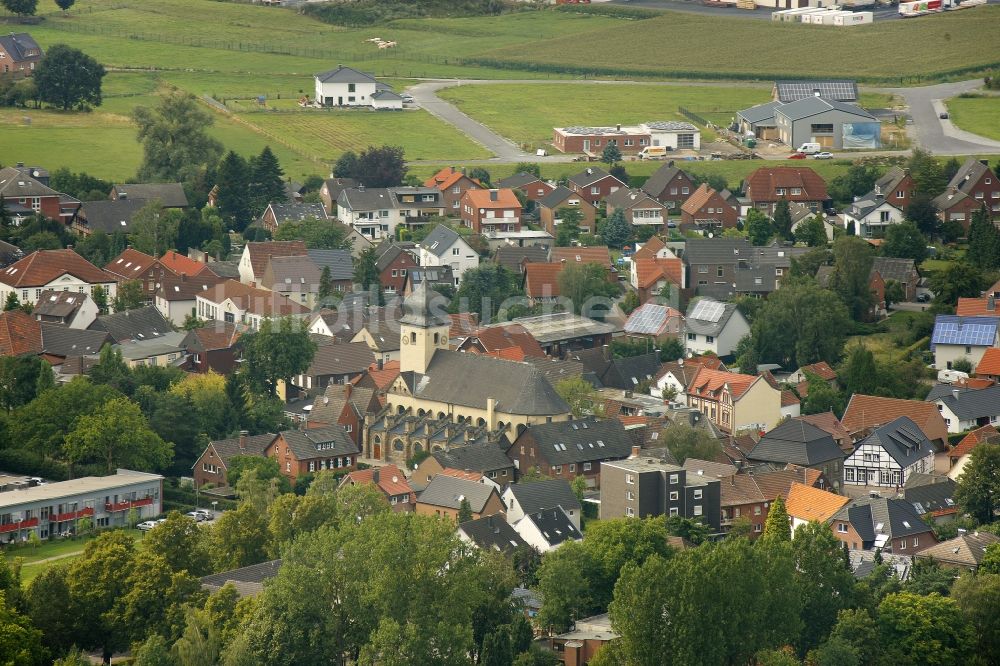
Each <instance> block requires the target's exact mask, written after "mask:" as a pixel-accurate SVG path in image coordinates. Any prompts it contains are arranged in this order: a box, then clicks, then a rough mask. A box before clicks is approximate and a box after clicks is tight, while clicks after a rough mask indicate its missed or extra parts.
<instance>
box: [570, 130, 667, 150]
mask: <svg viewBox="0 0 1000 666" xmlns="http://www.w3.org/2000/svg"><path fill="white" fill-rule="evenodd" d="M587 140H589V141H590V149H589V150H590V152H591V153H594V154H600V153H601V152H602V151H603V150H604V149H605V148H607V147H608V145H609V144H612V142H613V144H614V145H617V146H618V150H620V151H621V153H622V154H623V155H630V154H635V153H638V152H639V151H640V150H642V149H643V148H645V147H646V146H648V145H649V134H642V133H640V134H612V135H609V134H592V135H583V134H571V135H566V134H563V133H561V132H556V131H553V133H552V144H553V145H554V146H555V147H556V149H558V150H561V151H562V152H564V153H582V152H584V147H583V143H584V141H587ZM627 141H631V143H632V145H626V142H627ZM643 142H644V143H643Z"/></svg>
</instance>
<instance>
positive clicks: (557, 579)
mask: <svg viewBox="0 0 1000 666" xmlns="http://www.w3.org/2000/svg"><path fill="white" fill-rule="evenodd" d="M593 566H594V565H593V562H592V561H591V559H590V553H589V552H588V550H587V549H586V547H585V546H584V545H583V544H582V543H581V542H579V541H567V542H565V543H563V545H562V546H560V547H559V549H558V550H554V551H549V552H548V553H546V554H545V557H543V558H542V566H541V567H539V569H538V591H539V592H541V594H542V607H541V609H540V610H539V611H538V615H537V617H536V621H537V622H538V624H539V625H540V626H542V627H546V628H551V629H552V630H554V631H557V632H562V631H565V630H566V629H567V628H568V627H569V625H570V623H572V621H573V620H575V619H577V618H580V617H584V616H585V615H587V614H588V613H589V611H590V610H591V602H590V594H591V590H590V585H589V584H588V580H587V576H586V572H588V571H590V570H591V568H592V567H593Z"/></svg>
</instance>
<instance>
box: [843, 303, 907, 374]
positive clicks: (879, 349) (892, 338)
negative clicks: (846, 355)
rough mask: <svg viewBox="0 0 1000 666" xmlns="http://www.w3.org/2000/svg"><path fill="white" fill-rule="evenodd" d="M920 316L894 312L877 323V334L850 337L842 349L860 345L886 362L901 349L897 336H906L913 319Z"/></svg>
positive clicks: (903, 311) (902, 311) (901, 311)
mask: <svg viewBox="0 0 1000 666" xmlns="http://www.w3.org/2000/svg"><path fill="white" fill-rule="evenodd" d="M922 314H923V313H920V312H910V311H905V310H900V311H895V312H893V313H892V314H890V315H889V317H888V318H886V319H884V320H882V321H881V322H880V323H879V325H878V328H879V331H878V332H877V333H872V334H871V335H855V336H851V337H850V338H848V340H847V344H846V345H845V346H844V348H845V349H849V348H850V347H851V345H852V344H858V343H860V344H862V345H864V346H865V348H867V349H868V351H870V352H871V353H872V354H873V355H874V356H875V358H876V359H878V360H881V361H886V360H890V359H892V358H895V357H897V356H898V355H899V353H900V351H901V349H902V347H901V346H900V343H899V339H898V338H899V336H901V335H906V334H907V332H908V331H909V330H910V329H911V328H912V327H913V321H914V319H916V318H917V317H920V316H922Z"/></svg>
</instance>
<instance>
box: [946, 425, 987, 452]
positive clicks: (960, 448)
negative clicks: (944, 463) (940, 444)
mask: <svg viewBox="0 0 1000 666" xmlns="http://www.w3.org/2000/svg"><path fill="white" fill-rule="evenodd" d="M983 442H995V443H1000V431H998V430H997V429H996V428H995V427H993V426H991V425H984V426H982V427H981V428H976V429H975V430H973V431H971V432H970V433H969V434H968V435H966V436H965V437H963V438H962V441H960V442H959V443H958V444H956V445H955V446H954V447H953V448H952V449H951V451H949V452H948V457H949V458H951V459H953V460H958V459H959V458H961V457H962V456H965V455H968V454H970V453H972V449H974V448H976V447H977V446H979V445H980V444H982V443H983Z"/></svg>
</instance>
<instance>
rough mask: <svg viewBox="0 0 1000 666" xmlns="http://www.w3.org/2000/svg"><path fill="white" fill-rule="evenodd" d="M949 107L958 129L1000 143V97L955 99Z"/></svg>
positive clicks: (948, 103) (950, 102)
mask: <svg viewBox="0 0 1000 666" xmlns="http://www.w3.org/2000/svg"><path fill="white" fill-rule="evenodd" d="M947 105H948V114H949V115H950V116H951V122H953V123H955V125H956V126H957V127H958V128H960V129H964V130H965V131H966V132H972V133H973V134H978V135H979V136H985V137H986V138H988V139H994V140H996V141H1000V97H955V98H954V99H950V100H948V101H947Z"/></svg>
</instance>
